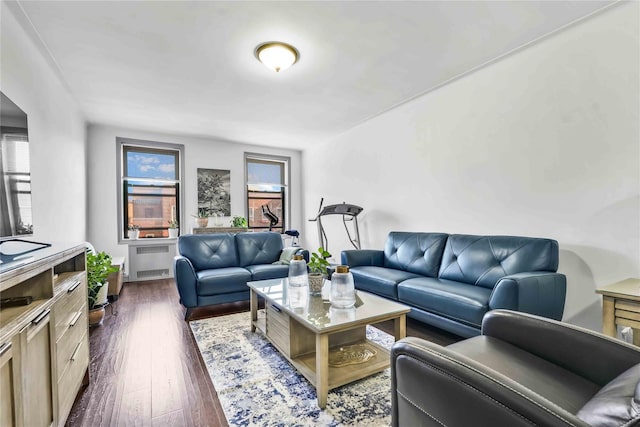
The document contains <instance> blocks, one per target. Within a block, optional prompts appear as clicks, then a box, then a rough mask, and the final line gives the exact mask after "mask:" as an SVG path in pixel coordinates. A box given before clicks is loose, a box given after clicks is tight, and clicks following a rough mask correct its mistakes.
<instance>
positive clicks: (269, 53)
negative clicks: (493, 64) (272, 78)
mask: <svg viewBox="0 0 640 427" xmlns="http://www.w3.org/2000/svg"><path fill="white" fill-rule="evenodd" d="M255 54H256V58H258V60H259V61H260V62H262V63H263V64H264V65H266V66H267V67H268V68H271V69H272V70H275V71H276V73H277V72H279V71H282V70H286V69H287V68H289V67H291V66H292V65H293V64H295V63H296V61H297V60H298V57H299V54H298V51H297V50H296V48H295V47H293V46H291V45H290V44H287V43H282V42H268V43H262V44H261V45H260V46H258V47H257V48H256V52H255Z"/></svg>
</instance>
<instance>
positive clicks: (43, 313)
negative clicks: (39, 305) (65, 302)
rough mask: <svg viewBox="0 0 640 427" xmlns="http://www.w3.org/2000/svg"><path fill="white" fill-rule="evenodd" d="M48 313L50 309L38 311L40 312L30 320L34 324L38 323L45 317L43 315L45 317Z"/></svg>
mask: <svg viewBox="0 0 640 427" xmlns="http://www.w3.org/2000/svg"><path fill="white" fill-rule="evenodd" d="M49 313H51V310H49V309H46V310H45V311H43V312H42V313H40V314H39V315H38V317H36V318H35V319H33V320H32V321H31V323H33V324H34V325H37V324H38V323H40V322H42V321H43V320H44V319H45V317H47V316H48V315H49Z"/></svg>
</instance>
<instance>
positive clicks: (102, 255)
mask: <svg viewBox="0 0 640 427" xmlns="http://www.w3.org/2000/svg"><path fill="white" fill-rule="evenodd" d="M116 271H118V267H115V266H113V265H111V255H109V254H107V253H106V252H98V253H93V252H91V251H88V252H87V288H88V289H87V294H88V295H87V296H88V302H89V325H90V326H94V325H99V324H101V323H102V319H104V306H105V305H107V292H108V291H109V286H108V285H107V276H109V274H111V273H113V272H116Z"/></svg>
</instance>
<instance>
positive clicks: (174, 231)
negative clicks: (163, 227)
mask: <svg viewBox="0 0 640 427" xmlns="http://www.w3.org/2000/svg"><path fill="white" fill-rule="evenodd" d="M178 229H179V226H178V221H176V220H175V219H172V220H171V221H169V238H171V239H175V238H176V237H178Z"/></svg>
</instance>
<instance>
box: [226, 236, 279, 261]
mask: <svg viewBox="0 0 640 427" xmlns="http://www.w3.org/2000/svg"><path fill="white" fill-rule="evenodd" d="M236 244H237V246H238V255H239V257H240V266H241V267H245V266H247V265H257V264H271V263H273V262H275V261H278V259H279V258H280V252H282V237H280V234H279V233H275V232H273V231H264V232H258V233H238V234H236Z"/></svg>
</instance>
